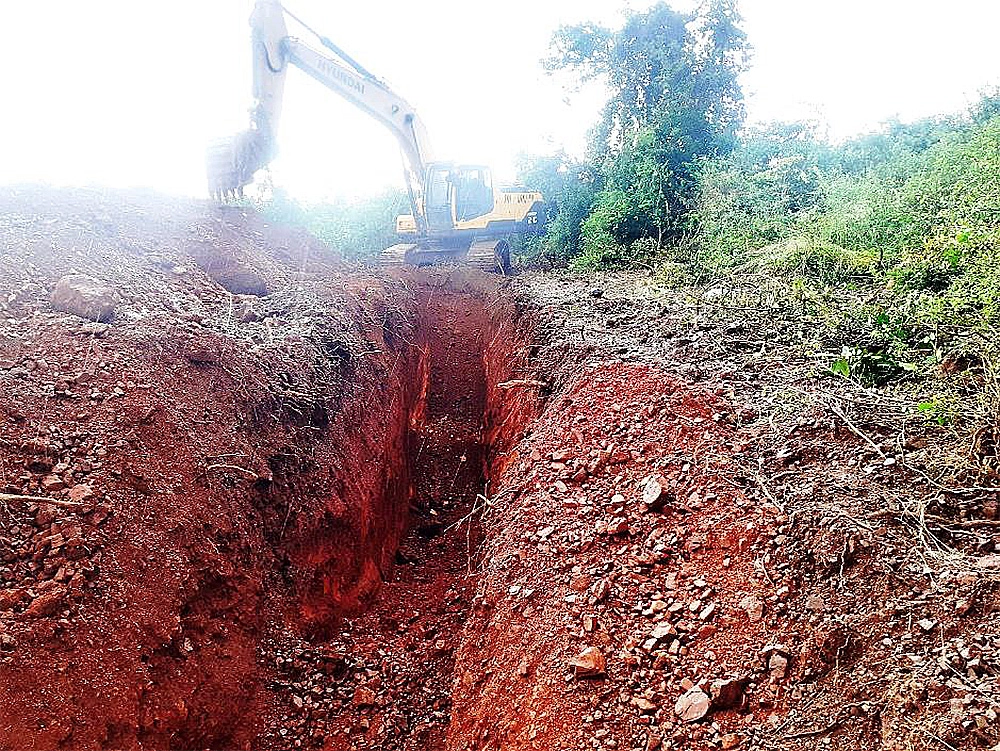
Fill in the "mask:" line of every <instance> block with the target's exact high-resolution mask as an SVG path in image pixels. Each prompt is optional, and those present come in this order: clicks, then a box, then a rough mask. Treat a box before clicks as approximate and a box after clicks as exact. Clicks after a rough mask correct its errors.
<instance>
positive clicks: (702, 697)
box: [674, 687, 712, 722]
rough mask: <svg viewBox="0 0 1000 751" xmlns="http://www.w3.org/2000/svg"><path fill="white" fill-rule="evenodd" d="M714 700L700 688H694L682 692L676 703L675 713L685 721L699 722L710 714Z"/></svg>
mask: <svg viewBox="0 0 1000 751" xmlns="http://www.w3.org/2000/svg"><path fill="white" fill-rule="evenodd" d="M711 704H712V701H711V699H709V697H708V694H706V693H705V692H704V691H702V690H701V689H700V688H697V687H695V688H692V689H690V690H689V691H686V692H685V693H683V694H681V695H680V697H679V698H678V699H677V703H676V704H675V705H674V713H675V714H676V715H677V716H678V717H679V718H680V719H681V720H682V721H683V722H697V721H698V720H700V719H701V718H702V717H704V716H705V715H707V714H708V710H709V708H710V707H711Z"/></svg>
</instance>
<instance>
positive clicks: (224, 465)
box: [205, 464, 257, 480]
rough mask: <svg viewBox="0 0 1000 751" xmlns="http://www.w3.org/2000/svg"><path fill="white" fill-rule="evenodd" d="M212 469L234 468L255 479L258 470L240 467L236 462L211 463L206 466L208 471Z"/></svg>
mask: <svg viewBox="0 0 1000 751" xmlns="http://www.w3.org/2000/svg"><path fill="white" fill-rule="evenodd" d="M210 469H234V470H236V471H237V472H243V473H244V474H246V475H247V476H248V477H252V478H254V479H255V480H256V479H257V473H256V472H251V471H250V470H249V469H246V468H245V467H239V466H237V465H235V464H209V465H208V466H207V467H205V471H208V470H210Z"/></svg>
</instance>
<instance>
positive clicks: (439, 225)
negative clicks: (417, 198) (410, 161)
mask: <svg viewBox="0 0 1000 751" xmlns="http://www.w3.org/2000/svg"><path fill="white" fill-rule="evenodd" d="M424 200H425V210H426V215H427V225H428V228H429V229H430V230H431V231H432V232H448V231H451V230H453V229H455V225H456V224H457V223H459V222H466V221H469V220H470V219H475V218H476V217H480V216H483V215H484V214H488V213H490V212H491V211H493V206H494V202H495V199H494V195H493V177H492V174H491V173H490V170H489V168H488V167H483V166H479V165H475V166H469V165H454V164H451V163H447V162H437V163H433V164H431V165H430V166H428V168H427V178H426V182H425V187H424Z"/></svg>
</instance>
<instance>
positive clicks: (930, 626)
mask: <svg viewBox="0 0 1000 751" xmlns="http://www.w3.org/2000/svg"><path fill="white" fill-rule="evenodd" d="M917 625H918V626H920V630H921V631H924V632H926V633H930V632H931V631H933V630H934V627H935V626H936V625H937V621H932V620H931V619H930V618H924V619H922V620H919V621H917Z"/></svg>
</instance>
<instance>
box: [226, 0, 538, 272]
mask: <svg viewBox="0 0 1000 751" xmlns="http://www.w3.org/2000/svg"><path fill="white" fill-rule="evenodd" d="M286 16H287V17H288V18H290V19H291V20H292V21H294V22H296V23H298V24H299V25H300V26H302V27H303V28H304V29H305V30H306V31H307V32H308V33H309V34H311V35H312V36H313V37H315V38H316V39H317V40H318V41H319V43H320V44H321V45H322V46H323V47H324V48H325V50H326V52H328V53H330V54H324V53H322V52H319V51H317V50H315V49H313V48H312V47H310V46H308V45H306V44H305V43H303V42H302V41H300V40H299V39H297V38H295V37H292V36H289V34H288V27H287V22H286ZM250 27H251V29H252V33H251V40H252V45H253V107H252V109H251V116H250V121H251V122H250V127H249V129H248V130H245V131H243V132H242V133H239V134H238V135H236V136H234V137H232V138H228V139H224V140H221V141H217V142H215V143H213V144H212V145H211V146H210V147H209V149H208V153H207V171H208V189H209V193H210V194H211V195H212V196H213V197H214V198H217V199H219V200H223V201H226V200H230V199H234V198H238V197H242V195H243V188H244V187H245V186H247V185H249V184H250V183H252V182H253V179H254V174H255V173H256V172H257V171H258V170H260V169H262V168H263V167H265V166H266V165H267V164H268V163H269V162H270V161H271V160H272V159H273V158H274V157H275V156H276V154H277V141H276V136H277V130H278V121H279V119H280V116H281V104H282V96H283V92H284V85H285V73H286V71H287V70H288V66H289V65H294V66H295V67H297V68H299V69H301V70H302V71H304V72H305V73H307V74H308V75H309V76H311V77H312V78H314V79H316V80H317V81H319V83H321V84H323V85H324V86H326V87H327V88H328V89H330V90H331V91H333V92H334V93H336V94H339V95H340V96H342V97H343V98H344V99H346V100H347V101H348V102H350V103H351V104H353V105H355V106H356V107H358V108H359V109H360V110H362V111H363V112H365V113H367V114H368V115H370V116H371V117H372V118H373V119H374V120H376V121H377V122H379V123H381V124H382V125H384V126H385V127H386V128H388V129H389V131H390V132H391V133H392V134H393V135H394V136H395V137H396V140H397V141H398V142H399V146H400V150H401V152H402V155H403V173H404V179H405V184H406V190H407V194H408V196H409V201H410V210H411V213H410V214H408V215H403V216H399V217H397V218H396V234H397V236H398V239H399V242H398V243H397V244H395V245H393V246H391V247H390V248H387V249H386V250H385V251H383V253H382V263H383V264H386V265H401V264H407V265H412V266H425V265H430V264H435V263H442V262H457V263H465V264H467V265H470V266H476V267H479V268H482V269H483V270H486V271H495V272H500V273H504V274H506V273H508V272H509V271H510V268H511V266H510V238H511V237H512V236H515V235H525V234H536V233H539V232H541V231H542V230H543V229H544V225H545V220H546V208H545V203H544V200H543V198H542V195H541V193H539V192H537V191H532V190H525V189H520V188H500V187H498V186H497V185H495V184H494V182H493V178H492V173H491V171H490V169H489V168H488V167H486V166H483V165H478V164H456V163H454V162H442V161H434V160H433V159H432V156H431V147H430V142H429V140H428V137H427V131H426V129H425V127H424V124H423V122H422V121H421V119H420V118H419V117H418V115H417V113H416V111H415V110H414V109H413V107H412V106H410V104H409V103H407V101H406V100H405V99H403V98H402V97H401V96H399V95H398V94H396V92H394V91H393V90H392V89H391V88H390V87H389V86H388V85H387V84H386V83H385V82H384V81H382V80H381V79H379V78H378V77H376V76H375V75H373V74H372V73H371V72H369V71H368V70H367V69H365V68H364V67H363V66H362V65H361V64H360V63H358V62H357V61H356V60H354V59H353V58H352V57H351V56H350V55H348V54H347V53H346V52H345V51H344V50H342V49H341V48H340V47H339V46H337V45H336V44H334V43H333V42H332V41H331V40H330V39H329V38H327V37H325V36H323V35H321V34H319V33H318V32H316V31H314V30H313V29H312V28H310V27H309V26H308V25H307V24H306V23H305V22H303V21H302V20H301V19H300V18H298V17H297V16H295V15H293V14H292V13H291V12H290V11H288V10H287V9H285V8H284V7H283V6H282V4H281V2H280V1H279V0H257V2H256V4H255V6H254V9H253V13H252V15H251V17H250Z"/></svg>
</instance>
